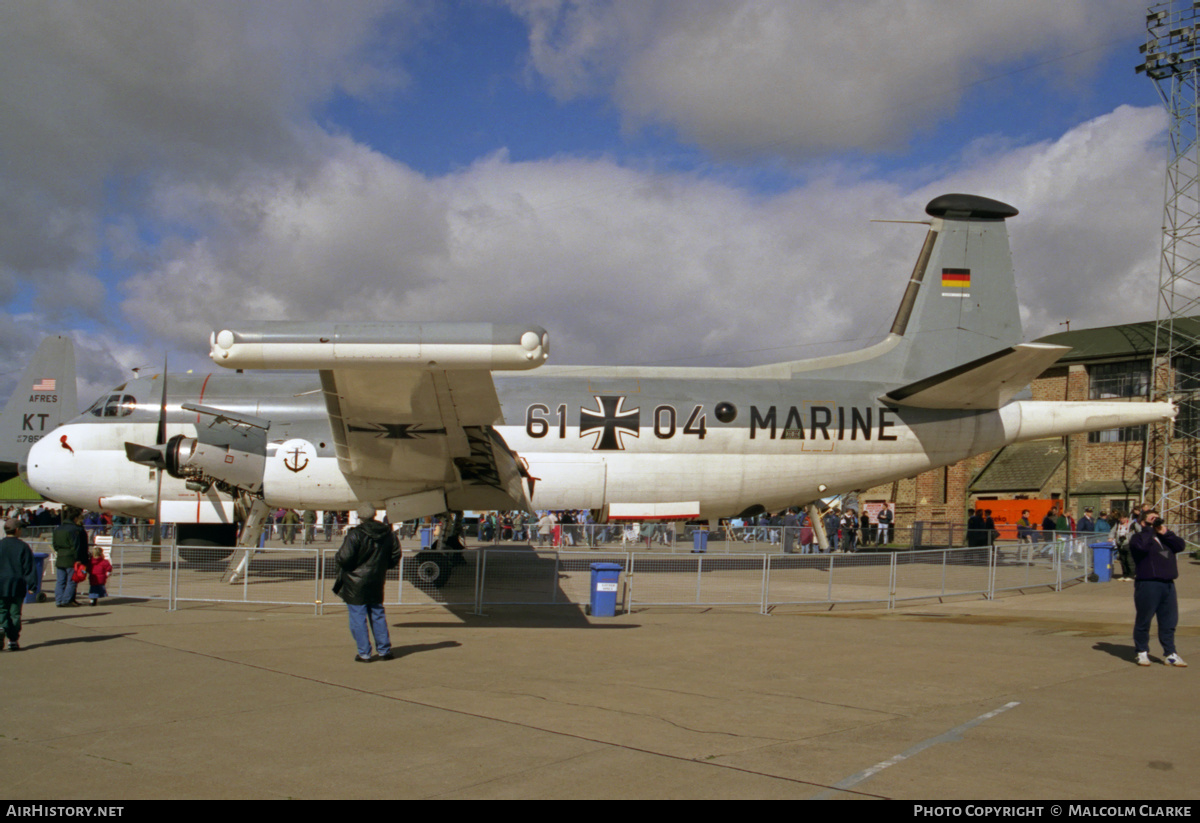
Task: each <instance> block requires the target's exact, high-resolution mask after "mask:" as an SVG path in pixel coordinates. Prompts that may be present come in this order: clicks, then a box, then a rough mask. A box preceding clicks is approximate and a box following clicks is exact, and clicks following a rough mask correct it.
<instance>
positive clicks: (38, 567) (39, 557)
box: [25, 552, 50, 603]
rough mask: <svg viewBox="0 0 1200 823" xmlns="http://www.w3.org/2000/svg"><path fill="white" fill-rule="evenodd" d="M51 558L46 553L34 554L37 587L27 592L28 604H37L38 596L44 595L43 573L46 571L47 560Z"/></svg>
mask: <svg viewBox="0 0 1200 823" xmlns="http://www.w3.org/2000/svg"><path fill="white" fill-rule="evenodd" d="M49 556H50V555H49V554H48V553H46V552H34V553H33V573H34V574H36V575H37V585H36V586H34V587H33V588H32V589H30V590H29V591H27V592H25V602H26V603H36V602H37V599H38V595H39V594H41V593H42V573H43V572H44V571H45V570H46V558H47V557H49ZM42 599H43V600H45V599H46V598H45V597H43V598H42Z"/></svg>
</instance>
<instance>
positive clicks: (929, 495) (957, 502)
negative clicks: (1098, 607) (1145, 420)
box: [860, 318, 1200, 536]
mask: <svg viewBox="0 0 1200 823" xmlns="http://www.w3.org/2000/svg"><path fill="white" fill-rule="evenodd" d="M1181 322H1182V323H1184V324H1187V326H1188V327H1187V329H1186V330H1185V333H1186V334H1189V335H1191V336H1192V337H1193V339H1194V338H1196V337H1200V318H1188V319H1186V320H1183V321H1176V324H1177V325H1179V324H1180V323H1181ZM1154 334H1155V323H1154V322H1146V323H1132V324H1128V325H1123V326H1106V327H1103V328H1098V329H1085V330H1082V331H1070V332H1063V333H1060V334H1054V335H1050V336H1048V337H1043V338H1041V339H1040V340H1038V341H1037V342H1039V343H1054V344H1056V345H1061V346H1070V347H1071V351H1070V352H1068V353H1067V355H1066V356H1064V357H1063V358H1062V359H1061V360H1059V361H1058V362H1057V363H1056V364H1055V365H1054V366H1053V367H1051V368H1050V369H1047V370H1046V371H1044V372H1043V373H1042V374H1040V375H1039V376H1038V377H1037V378H1036V379H1035V380H1034V381H1033V383H1032V385H1031V387H1030V388H1031V390H1032V392H1033V398H1032V399H1034V400H1051V401H1053V400H1109V401H1111V402H1113V403H1144V402H1146V401H1147V399H1148V396H1149V393H1150V381H1151V379H1152V374H1153V375H1154V379H1157V380H1159V381H1165V380H1169V379H1173V377H1172V371H1171V370H1170V369H1168V368H1167V367H1166V365H1165V364H1163V363H1160V364H1158V365H1157V368H1154V369H1152V363H1151V361H1152V360H1153V358H1154ZM1184 371H1185V372H1188V373H1193V374H1194V373H1195V372H1196V369H1195V368H1193V367H1191V366H1190V365H1189V367H1187V368H1185V369H1184ZM1186 388H1196V387H1186ZM1195 418H1196V415H1195V414H1194V413H1191V410H1190V404H1189V406H1185V407H1184V408H1182V409H1181V410H1180V415H1179V417H1178V419H1177V420H1176V422H1175V424H1174V425H1175V426H1176V427H1177V432H1178V431H1179V429H1180V428H1181V427H1188V429H1187V430H1188V431H1191V432H1193V433H1194V432H1195V431H1196V430H1197V428H1198V427H1200V420H1198V419H1195ZM1165 434H1166V432H1165V426H1151V427H1147V426H1132V427H1128V428H1121V429H1110V430H1108V431H1100V432H1092V433H1090V434H1078V435H1071V436H1070V437H1053V438H1047V439H1045V440H1034V441H1030V442H1027V443H1016V444H1013V445H1011V446H1006V447H1005V448H1003V449H1000V450H999V451H995V452H991V453H988V454H982V455H978V456H976V457H973V458H970V459H968V460H964V461H962V462H959V463H955V464H954V465H951V466H946V467H944V468H940V469H932V470H930V471H927V472H925V473H923V474H920V475H917V476H916V477H912V478H908V479H905V480H899V481H896V482H894V483H889V484H886V485H884V486H876V487H874V488H871V489H868V490H867V491H866V492H864V493H863V494H861V495H860V497H861V499H862V500H863V501H864V502H865V503H866V504H868V506H869V505H870V504H871V503H882V502H884V501H890V502H891V503H892V504H893V505H894V508H895V511H896V525H897V527H898V528H899V529H903V528H905V527H908V526H913V525H916V524H927V525H934V524H947V525H950V526H958V527H963V526H965V524H966V520H967V510H968V509H969V508H973V507H982V508H990V509H993V510H994V512H995V514H996V521H997V524H998V525H999V526H1000V528H1001V531H1002V532H1007V531H1009V530H1007V529H1004V528H1003V525H1002V524H1004V523H1015V522H1016V519H1017V518H1018V517H1020V510H1021V508H1028V509H1030V511H1031V517H1032V518H1036V520H1037V521H1038V522H1040V520H1041V518H1042V517H1043V516H1044V515H1045V514H1046V511H1047V510H1048V508H1049V506H1050V505H1052V503H1051V501H1054V502H1056V503H1064V504H1065V505H1066V507H1067V511H1069V512H1071V513H1072V514H1073V515H1074V516H1075V517H1076V518H1078V517H1080V516H1081V515H1082V514H1083V511H1084V509H1085V508H1087V507H1089V506H1090V507H1091V508H1093V509H1094V510H1095V512H1096V514H1099V513H1100V512H1101V511H1112V510H1114V509H1115V510H1118V511H1129V509H1130V507H1131V506H1132V505H1133V504H1134V503H1136V502H1138V501H1139V500H1141V499H1142V478H1143V471H1144V469H1145V467H1146V466H1147V465H1149V466H1154V467H1155V468H1156V469H1157V468H1159V465H1158V464H1159V460H1160V458H1159V455H1160V454H1161V449H1162V444H1163V440H1164V436H1165ZM1174 450H1177V446H1173V451H1174ZM1188 457H1190V458H1191V459H1187V458H1188ZM1183 458H1184V459H1180V460H1178V461H1173V463H1175V465H1174V467H1173V469H1172V471H1173V473H1174V474H1175V475H1176V477H1175V478H1174V479H1179V480H1181V481H1183V482H1185V483H1187V484H1189V485H1195V484H1196V472H1197V460H1196V456H1195V455H1194V454H1193V455H1184V456H1183ZM1180 475H1188V476H1180ZM1155 494H1156V492H1147V497H1150V498H1152V499H1153V497H1154V496H1155ZM1005 501H1017V502H1011V503H1006V502H1005ZM1019 501H1026V503H1024V504H1022V503H1021V502H1019ZM1010 513H1011V514H1010ZM955 531H956V532H957V533H958V534H960V535H961V534H962V532H961V531H959V530H957V529H956V530H955ZM1006 536H1008V535H1006Z"/></svg>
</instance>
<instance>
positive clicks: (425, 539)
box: [421, 526, 433, 549]
mask: <svg viewBox="0 0 1200 823" xmlns="http://www.w3.org/2000/svg"><path fill="white" fill-rule="evenodd" d="M432 543H433V527H432V526H424V527H422V528H421V548H422V549H428V548H429V546H430V544H432Z"/></svg>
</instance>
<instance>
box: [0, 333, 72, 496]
mask: <svg viewBox="0 0 1200 823" xmlns="http://www.w3.org/2000/svg"><path fill="white" fill-rule="evenodd" d="M77 414H79V403H78V401H77V399H76V392H75V346H74V345H73V344H72V343H71V339H70V338H69V337H62V336H56V337H47V338H46V339H45V340H43V341H42V342H41V344H40V345H39V346H38V347H37V351H35V352H34V353H33V358H32V359H31V360H30V361H29V365H28V366H26V367H25V372H24V373H23V374H22V375H21V378H20V380H19V381H18V382H17V385H16V388H14V389H13V393H12V396H11V397H9V398H8V405H6V406H5V407H4V413H3V414H0V481H3V480H8V479H10V478H12V477H14V476H16V474H17V471H18V469H19V468H20V469H23V468H24V465H25V458H26V457H27V456H28V454H29V448H30V446H32V445H33V444H34V443H36V442H37V441H38V440H41V439H42V438H43V437H44V436H46V435H47V434H49V433H50V432H52V431H54V429H55V428H57V427H58V426H59V425H60V424H62V423H65V422H66V421H67V420H70V419H71V418H72V417H74V416H75V415H77Z"/></svg>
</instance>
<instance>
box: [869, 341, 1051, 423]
mask: <svg viewBox="0 0 1200 823" xmlns="http://www.w3.org/2000/svg"><path fill="white" fill-rule="evenodd" d="M1070 350H1071V347H1070V346H1053V345H1050V344H1048V343H1021V344H1019V345H1016V346H1013V347H1011V348H1007V349H1002V350H1001V351H998V352H996V353H995V354H991V355H988V356H987V357H981V358H979V359H978V360H973V361H971V362H970V363H966V364H964V365H962V366H958V367H956V368H953V369H950V370H948V371H944V372H941V373H940V374H935V375H933V376H932V377H927V378H925V379H924V380H918V381H917V382H916V383H910V384H908V385H907V386H902V387H901V388H898V389H894V390H893V391H890V392H888V393H887V394H885V395H884V396H883V397H881V398H880V399H881V400H883V401H884V402H890V403H895V404H898V405H901V406H915V407H917V408H921V409H998V408H1000V407H1001V406H1003V405H1005V404H1006V403H1008V402H1009V401H1010V400H1012V399H1013V397H1014V396H1015V395H1016V394H1017V392H1019V391H1021V390H1022V389H1024V388H1025V387H1026V386H1028V385H1029V384H1030V383H1031V382H1032V381H1033V378H1035V377H1037V376H1038V375H1039V374H1041V373H1042V372H1043V371H1045V370H1046V369H1047V368H1049V367H1050V366H1051V365H1053V364H1054V363H1055V362H1056V361H1057V360H1058V359H1059V358H1060V357H1062V356H1063V355H1064V354H1066V353H1067V352H1069V351H1070Z"/></svg>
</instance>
